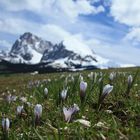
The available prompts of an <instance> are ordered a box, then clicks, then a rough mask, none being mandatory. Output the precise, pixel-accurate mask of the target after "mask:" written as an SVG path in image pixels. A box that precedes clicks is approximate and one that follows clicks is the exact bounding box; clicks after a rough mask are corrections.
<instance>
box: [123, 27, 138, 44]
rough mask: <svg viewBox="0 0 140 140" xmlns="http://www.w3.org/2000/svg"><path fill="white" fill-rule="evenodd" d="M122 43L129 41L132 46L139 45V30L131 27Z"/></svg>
mask: <svg viewBox="0 0 140 140" xmlns="http://www.w3.org/2000/svg"><path fill="white" fill-rule="evenodd" d="M124 41H129V42H130V43H131V44H132V45H134V46H137V45H139V44H140V28H139V27H133V28H131V29H130V31H129V32H128V34H127V35H126V36H125V38H124Z"/></svg>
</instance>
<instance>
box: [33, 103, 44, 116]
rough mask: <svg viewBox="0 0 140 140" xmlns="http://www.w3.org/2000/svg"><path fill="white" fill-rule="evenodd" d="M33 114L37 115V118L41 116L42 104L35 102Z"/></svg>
mask: <svg viewBox="0 0 140 140" xmlns="http://www.w3.org/2000/svg"><path fill="white" fill-rule="evenodd" d="M34 115H35V116H38V117H39V118H40V117H41V116H42V105H41V104H36V106H35V108H34Z"/></svg>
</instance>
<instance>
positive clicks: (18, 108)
mask: <svg viewBox="0 0 140 140" xmlns="http://www.w3.org/2000/svg"><path fill="white" fill-rule="evenodd" d="M22 112H23V106H18V107H17V115H18V116H21V114H22Z"/></svg>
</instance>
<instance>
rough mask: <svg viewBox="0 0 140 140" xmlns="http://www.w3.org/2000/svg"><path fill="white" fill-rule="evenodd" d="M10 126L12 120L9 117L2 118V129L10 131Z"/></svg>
mask: <svg viewBox="0 0 140 140" xmlns="http://www.w3.org/2000/svg"><path fill="white" fill-rule="evenodd" d="M9 127H10V121H9V119H8V118H3V119H2V129H3V131H4V132H8V130H9Z"/></svg>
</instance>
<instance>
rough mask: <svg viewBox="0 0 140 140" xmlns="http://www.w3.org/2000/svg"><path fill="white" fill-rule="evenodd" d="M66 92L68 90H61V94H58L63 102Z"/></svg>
mask: <svg viewBox="0 0 140 140" xmlns="http://www.w3.org/2000/svg"><path fill="white" fill-rule="evenodd" d="M67 92H68V89H64V90H62V92H61V94H60V95H61V99H62V100H65V99H66V97H67Z"/></svg>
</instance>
